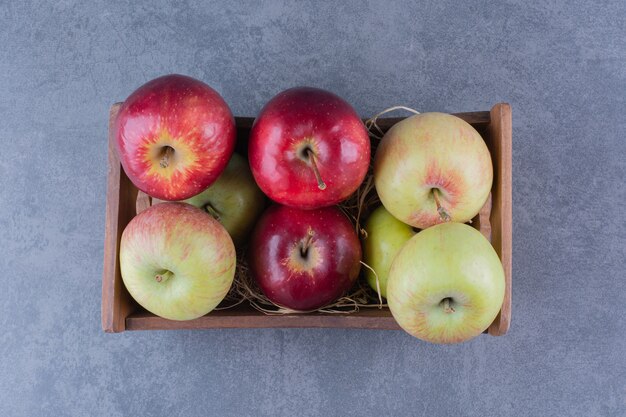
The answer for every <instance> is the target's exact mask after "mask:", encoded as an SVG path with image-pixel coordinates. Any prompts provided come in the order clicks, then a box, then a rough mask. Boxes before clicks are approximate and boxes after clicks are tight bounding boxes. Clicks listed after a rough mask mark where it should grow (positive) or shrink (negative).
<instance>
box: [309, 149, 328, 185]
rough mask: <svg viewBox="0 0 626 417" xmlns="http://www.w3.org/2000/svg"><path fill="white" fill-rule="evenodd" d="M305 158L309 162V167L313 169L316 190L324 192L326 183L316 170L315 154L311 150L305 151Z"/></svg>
mask: <svg viewBox="0 0 626 417" xmlns="http://www.w3.org/2000/svg"><path fill="white" fill-rule="evenodd" d="M306 156H307V158H308V159H309V161H310V162H311V166H312V167H313V173H314V174H315V179H316V180H317V188H319V189H320V190H325V189H326V183H325V182H324V181H323V180H322V176H321V175H320V171H319V169H317V163H316V162H315V152H313V150H312V149H307V150H306Z"/></svg>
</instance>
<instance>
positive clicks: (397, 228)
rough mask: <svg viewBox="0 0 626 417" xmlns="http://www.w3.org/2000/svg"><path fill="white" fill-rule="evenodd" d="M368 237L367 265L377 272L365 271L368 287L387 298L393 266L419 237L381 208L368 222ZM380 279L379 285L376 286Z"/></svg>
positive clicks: (366, 227)
mask: <svg viewBox="0 0 626 417" xmlns="http://www.w3.org/2000/svg"><path fill="white" fill-rule="evenodd" d="M365 231H366V232H367V236H366V237H365V238H363V239H362V240H363V261H364V262H365V263H366V264H367V265H368V266H369V267H370V268H372V269H373V270H374V271H375V272H376V274H374V272H372V271H371V270H369V269H367V268H366V269H365V278H366V279H367V283H368V284H369V285H370V287H372V288H373V289H374V291H377V292H379V294H380V295H381V296H383V297H385V298H387V277H388V276H389V269H390V268H391V262H392V261H393V259H394V258H395V256H396V255H397V254H398V252H399V251H400V249H401V248H402V246H404V244H405V243H406V242H407V241H408V240H409V239H411V238H412V237H413V235H415V232H414V231H413V228H412V227H411V226H409V225H407V224H405V223H402V222H401V221H400V220H398V219H396V218H395V217H393V216H392V215H391V214H390V213H389V212H388V211H387V209H385V207H384V206H380V207H378V208H377V209H376V210H374V212H373V213H372V214H370V216H369V217H368V218H367V221H366V222H365ZM376 276H378V283H379V285H380V291H379V290H378V285H376Z"/></svg>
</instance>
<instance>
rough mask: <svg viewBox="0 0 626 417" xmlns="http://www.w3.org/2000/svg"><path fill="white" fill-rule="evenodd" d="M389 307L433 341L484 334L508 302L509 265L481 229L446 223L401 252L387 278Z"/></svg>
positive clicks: (404, 325)
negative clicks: (505, 265)
mask: <svg viewBox="0 0 626 417" xmlns="http://www.w3.org/2000/svg"><path fill="white" fill-rule="evenodd" d="M387 295H388V298H387V301H388V303H389V309H390V310H391V313H392V314H393V317H394V318H395V319H396V321H397V322H398V324H399V325H400V327H402V328H403V329H404V330H405V331H406V332H408V333H409V334H411V335H413V336H415V337H417V338H419V339H422V340H426V341H429V342H432V343H458V342H463V341H465V340H468V339H471V338H473V337H475V336H477V335H479V334H481V333H482V332H483V331H485V329H487V328H488V327H489V325H490V324H491V323H492V322H493V320H494V319H495V318H496V316H497V315H498V312H499V311H500V308H501V306H502V302H503V300H504V269H503V268H502V264H501V263H500V259H499V258H498V255H497V254H496V252H495V250H494V249H493V247H492V246H491V244H490V243H489V241H488V240H487V239H485V237H484V236H483V235H482V234H481V233H480V232H479V231H478V230H476V229H474V228H472V227H470V226H468V225H466V224H462V223H443V224H440V225H437V226H433V227H430V228H428V229H425V230H422V231H421V232H419V233H417V234H416V235H415V236H414V237H412V238H411V239H410V240H409V241H408V242H407V243H406V244H405V245H404V246H403V247H402V249H401V250H400V252H399V253H398V255H397V256H396V258H395V259H394V261H393V263H392V265H391V271H390V272H389V280H388V282H387Z"/></svg>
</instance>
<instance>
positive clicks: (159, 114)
mask: <svg viewBox="0 0 626 417" xmlns="http://www.w3.org/2000/svg"><path fill="white" fill-rule="evenodd" d="M114 134H115V137H116V144H117V151H118V154H119V157H120V161H121V162H122V166H123V167H124V171H125V172H126V175H128V178H129V179H130V180H131V181H132V183H133V184H135V186H136V187H137V188H139V189H140V190H141V191H143V192H145V193H146V194H148V195H150V196H152V197H156V198H158V199H161V200H169V201H173V200H184V199H186V198H189V197H192V196H194V195H196V194H198V193H200V192H201V191H203V190H205V189H206V188H207V187H209V186H210V185H211V184H212V183H213V182H214V181H215V180H216V179H217V177H218V176H219V175H220V174H221V173H222V171H223V170H224V168H225V167H226V164H228V161H229V159H230V156H231V155H232V153H233V150H234V147H235V138H236V136H235V120H234V118H233V115H232V113H231V111H230V109H229V108H228V105H227V104H226V102H225V101H224V100H223V99H222V97H220V95H219V94H218V93H217V92H216V91H215V90H213V89H212V88H211V87H209V86H208V85H206V84H205V83H203V82H201V81H198V80H195V79H193V78H191V77H187V76H183V75H176V74H174V75H166V76H163V77H160V78H157V79H154V80H152V81H150V82H148V83H147V84H144V85H143V86H141V87H139V88H138V89H137V90H136V91H135V92H133V93H132V94H131V95H130V96H129V97H128V98H127V99H126V101H124V103H123V104H122V106H121V107H120V111H119V113H118V116H117V119H116V121H115V125H114Z"/></svg>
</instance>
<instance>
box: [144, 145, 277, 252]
mask: <svg viewBox="0 0 626 417" xmlns="http://www.w3.org/2000/svg"><path fill="white" fill-rule="evenodd" d="M161 202H162V201H161V200H158V199H153V200H152V204H158V203H161ZM183 202H184V203H188V204H191V205H192V206H194V207H198V208H200V209H202V210H204V211H206V212H207V214H210V215H211V216H213V218H215V220H217V221H218V222H220V223H221V224H222V226H224V227H225V228H226V230H227V231H228V234H230V236H231V237H232V238H233V241H234V242H235V245H242V244H243V243H244V242H245V241H246V239H247V238H248V236H249V235H250V232H251V231H252V228H253V227H254V224H255V222H256V220H257V219H258V218H259V216H260V215H261V213H262V212H263V209H264V208H265V203H266V198H265V194H263V192H262V191H261V190H260V189H259V187H258V186H257V185H256V183H255V182H254V178H253V177H252V173H251V172H250V166H249V165H248V161H247V160H246V159H245V158H244V157H243V156H241V155H239V154H238V153H233V156H232V157H231V158H230V161H229V162H228V165H227V166H226V169H225V170H224V172H222V174H221V175H220V176H219V177H218V179H217V181H215V182H214V183H213V184H212V185H211V186H210V187H209V188H207V189H206V190H204V191H203V192H201V193H200V194H198V195H195V196H193V197H191V198H189V199H187V200H183Z"/></svg>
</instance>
